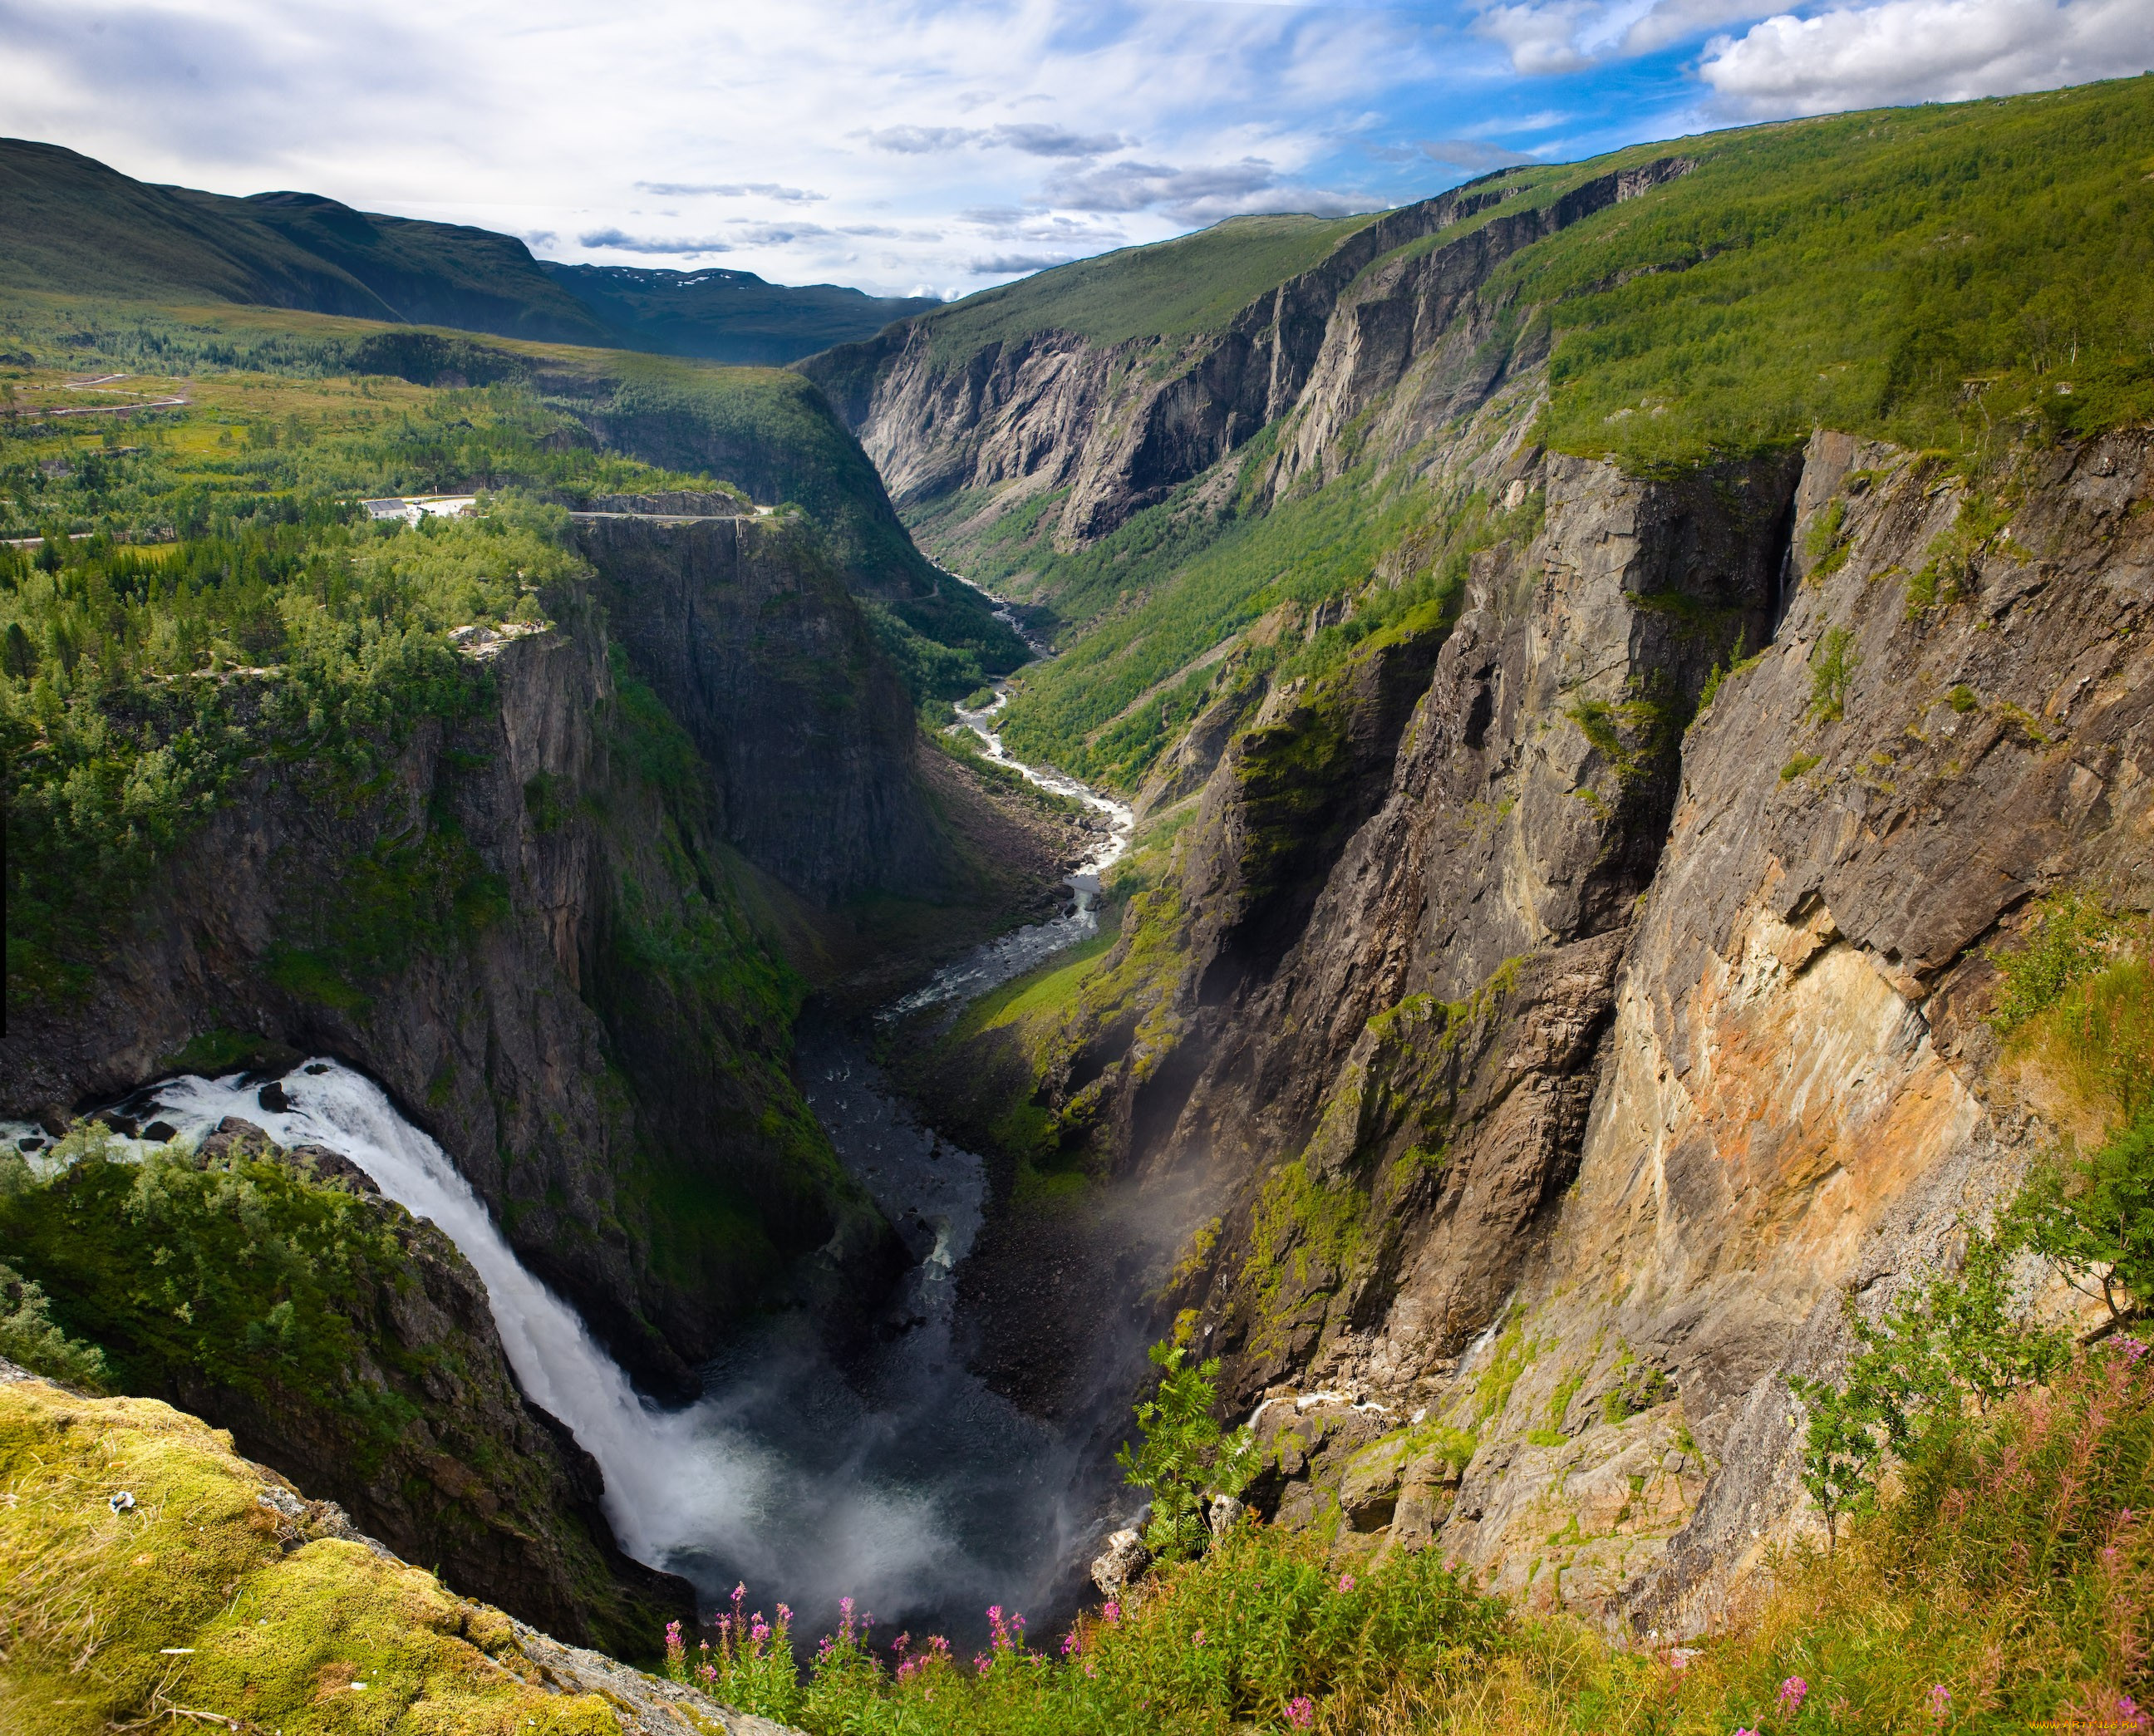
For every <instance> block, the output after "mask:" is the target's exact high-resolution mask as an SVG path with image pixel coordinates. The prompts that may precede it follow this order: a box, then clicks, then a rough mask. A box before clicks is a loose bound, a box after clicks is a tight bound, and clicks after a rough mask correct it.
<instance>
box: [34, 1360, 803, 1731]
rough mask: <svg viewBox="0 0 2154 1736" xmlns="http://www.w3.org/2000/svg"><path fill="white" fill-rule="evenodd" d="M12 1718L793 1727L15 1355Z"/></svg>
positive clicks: (178, 1420) (145, 1404)
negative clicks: (609, 1654) (564, 1634)
mask: <svg viewBox="0 0 2154 1736" xmlns="http://www.w3.org/2000/svg"><path fill="white" fill-rule="evenodd" d="M0 1482H4V1483H5V1485H6V1488H7V1490H8V1500H7V1502H6V1503H5V1504H0V1564H4V1570H5V1583H6V1586H7V1590H6V1592H5V1594H4V1598H0V1633H4V1654H0V1727H4V1728H7V1729H8V1730H9V1731H11V1732H17V1733H19V1736H77V1733H81V1736H91V1733H99V1736H101V1733H103V1732H105V1731H107V1730H109V1729H111V1728H115V1727H125V1726H126V1725H129V1724H130V1723H135V1724H138V1725H139V1724H147V1723H153V1722H154V1723H165V1722H166V1721H167V1720H169V1721H170V1722H171V1723H172V1724H174V1725H184V1726H186V1727H188V1728H192V1727H193V1726H195V1725H196V1724H198V1723H199V1724H206V1725H207V1726H209V1727H210V1728H224V1729H227V1730H234V1731H245V1732H249V1733H253V1732H267V1731H278V1732H282V1733H283V1736H309V1733H314V1732H345V1731H350V1732H354V1733H357V1732H371V1731H389V1730H395V1731H398V1732H411V1733H426V1736H436V1733H438V1736H451V1733H455V1736H467V1733H474V1732H488V1733H498V1736H510V1733H521V1736H530V1733H532V1732H534V1731H535V1732H539V1733H543V1736H615V1733H621V1732H634V1733H638V1736H641V1733H656V1732H658V1731H661V1730H664V1731H666V1732H668V1733H681V1732H689V1731H693V1732H699V1733H704V1736H717V1733H727V1736H758V1733H768V1732H772V1731H774V1730H775V1728H776V1727H775V1726H772V1725H768V1724H764V1723H761V1721H760V1720H755V1719H748V1718H742V1717H740V1716H739V1715H738V1714H736V1713H728V1712H727V1711H725V1710H724V1709H723V1708H719V1707H717V1706H716V1705H714V1704H712V1703H711V1702H709V1701H708V1700H706V1699H704V1698H702V1696H701V1695H700V1694H697V1693H694V1692H693V1691H692V1690H691V1689H688V1688H686V1687H679V1686H677V1685H675V1684H672V1683H669V1682H657V1681H655V1680H653V1679H652V1678H651V1677H646V1676H641V1675H639V1674H637V1673H636V1672H633V1671H629V1670H624V1669H620V1668H618V1667H610V1666H609V1665H607V1664H606V1662H605V1660H603V1659H599V1658H595V1657H590V1654H587V1653H585V1654H579V1653H576V1652H573V1651H571V1650H570V1649H569V1648H568V1647H564V1646H561V1645H560V1644H559V1643H558V1642H554V1641H551V1640H549V1639H548V1638H547V1637H546V1636H544V1634H541V1633H538V1632H536V1631H533V1629H531V1628H529V1627H527V1626H524V1625H523V1624H522V1623H520V1622H518V1621H513V1620H511V1619H510V1618H509V1617H508V1616H505V1615H503V1613H502V1612H501V1611H499V1610H497V1609H493V1608H489V1607H488V1606H486V1605H483V1604H478V1603H473V1602H471V1601H467V1600H465V1599H463V1598H460V1597H458V1596H456V1595H455V1594H454V1593H452V1591H450V1590H448V1589H447V1587H445V1586H444V1585H442V1583H441V1581H440V1580H437V1579H436V1577H435V1576H434V1575H432V1574H430V1573H427V1572H426V1571H424V1570H421V1569H419V1568H416V1567H411V1566H408V1565H406V1564H405V1563H404V1562H402V1561H401V1560H397V1559H396V1556H395V1555H391V1554H390V1552H389V1551H388V1550H386V1549H385V1548H383V1547H382V1546H381V1545H379V1544H375V1543H373V1542H372V1541H371V1540H370V1539H366V1538H365V1537H362V1536H360V1534H358V1533H357V1532H355V1531H354V1530H353V1529H352V1528H351V1526H350V1524H349V1522H347V1521H346V1520H345V1517H344V1515H343V1514H342V1513H341V1512H340V1511H339V1509H336V1508H335V1507H334V1506H331V1505H329V1504H325V1503H320V1502H311V1501H308V1500H306V1499H304V1498H303V1497H302V1496H301V1495H300V1494H299V1492H298V1491H296V1490H294V1489H293V1488H292V1487H291V1485H290V1484H289V1483H286V1482H285V1481H284V1479H283V1478H280V1477H278V1476H277V1475H276V1474H275V1473H273V1472H269V1471H267V1470H265V1469H263V1468H262V1467H261V1466H259V1465H257V1464H253V1463H249V1462H248V1460H246V1459H244V1458H241V1457H239V1456H238V1454H237V1453H235V1452H234V1451H233V1450H232V1438H231V1437H230V1436H229V1435H226V1434H223V1433H222V1432H218V1431H215V1430H212V1429H211V1428H210V1427H208V1426H207V1424H205V1423H203V1422H201V1421H199V1420H198V1419H197V1418H195V1417H190V1416H187V1415H186V1414H184V1413H183V1412H178V1411H175V1410H173V1409H172V1408H171V1407H169V1406H167V1405H165V1404H161V1403H159V1402H156V1401H155V1400H151V1399H138V1398H103V1399H100V1398H85V1397H83V1396H79V1395H77V1394H74V1393H71V1392H69V1391H66V1390H65V1389H64V1388H61V1387H58V1386H52V1385H50V1384H48V1383H47V1382H45V1381H39V1380H36V1379H33V1378H30V1377H28V1376H24V1375H23V1372H22V1371H21V1370H19V1369H17V1368H15V1367H14V1366H13V1365H10V1364H4V1363H0Z"/></svg>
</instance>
